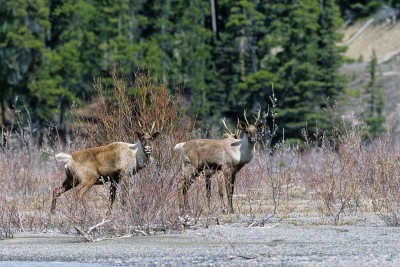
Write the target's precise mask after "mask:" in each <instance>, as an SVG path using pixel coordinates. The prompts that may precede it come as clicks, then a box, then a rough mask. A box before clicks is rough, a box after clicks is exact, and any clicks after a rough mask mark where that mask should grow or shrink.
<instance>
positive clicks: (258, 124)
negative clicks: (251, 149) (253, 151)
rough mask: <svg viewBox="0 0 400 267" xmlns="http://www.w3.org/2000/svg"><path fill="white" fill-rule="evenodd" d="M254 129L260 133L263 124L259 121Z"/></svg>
mask: <svg viewBox="0 0 400 267" xmlns="http://www.w3.org/2000/svg"><path fill="white" fill-rule="evenodd" d="M256 128H257V130H258V131H261V130H262V128H264V122H262V121H260V122H259V123H257V125H256Z"/></svg>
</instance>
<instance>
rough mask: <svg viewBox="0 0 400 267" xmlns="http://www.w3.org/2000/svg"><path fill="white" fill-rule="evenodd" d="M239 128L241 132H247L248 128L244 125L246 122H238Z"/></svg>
mask: <svg viewBox="0 0 400 267" xmlns="http://www.w3.org/2000/svg"><path fill="white" fill-rule="evenodd" d="M238 128H239V130H243V131H245V130H246V128H247V126H246V124H244V122H241V121H239V122H238Z"/></svg>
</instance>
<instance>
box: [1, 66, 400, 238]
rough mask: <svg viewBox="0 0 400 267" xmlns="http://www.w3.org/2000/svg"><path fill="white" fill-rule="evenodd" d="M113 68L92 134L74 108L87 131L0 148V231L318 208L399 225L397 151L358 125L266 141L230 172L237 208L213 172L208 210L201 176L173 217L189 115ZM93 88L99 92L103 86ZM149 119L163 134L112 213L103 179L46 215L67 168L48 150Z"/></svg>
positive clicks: (129, 227)
mask: <svg viewBox="0 0 400 267" xmlns="http://www.w3.org/2000/svg"><path fill="white" fill-rule="evenodd" d="M111 76H112V77H113V79H115V84H116V86H115V87H114V88H113V92H114V93H113V96H114V97H115V98H114V99H113V100H115V101H116V102H115V103H117V104H116V105H114V107H113V108H107V107H110V105H109V104H107V103H111V102H112V101H111V102H110V100H112V98H110V94H107V95H106V94H103V95H100V99H101V101H100V102H101V103H103V104H101V105H99V106H98V107H97V113H96V114H97V120H98V122H97V125H96V127H100V128H97V130H96V131H95V132H90V130H91V129H92V128H91V127H92V126H93V125H91V124H88V123H87V121H84V120H83V118H84V117H82V116H81V120H80V123H81V125H80V127H79V129H80V132H79V133H82V132H84V133H85V135H78V134H77V135H76V139H75V140H74V141H73V142H70V143H68V144H66V145H65V146H64V147H63V148H61V147H52V148H46V149H45V148H40V149H39V148H37V147H36V146H33V145H31V144H29V145H27V143H26V142H25V141H24V140H22V141H23V142H22V141H21V142H22V145H15V146H14V147H11V146H7V147H5V148H4V149H2V150H1V152H0V170H1V179H0V239H1V238H9V237H12V236H13V234H14V233H18V232H24V231H29V232H31V231H33V232H43V231H59V232H62V233H73V232H75V227H78V228H80V229H82V230H83V231H85V232H88V231H89V229H90V228H91V227H92V226H94V225H97V224H99V223H101V222H103V221H104V223H103V224H101V225H99V226H98V227H95V229H93V230H91V231H90V235H91V236H92V237H93V239H99V238H100V239H101V238H107V237H116V236H124V235H131V234H137V233H147V234H149V233H154V232H157V231H164V232H165V231H180V230H182V229H183V228H184V227H188V226H192V225H197V226H204V227H207V226H208V225H210V224H214V223H227V222H238V221H239V222H242V223H243V222H246V223H247V224H248V225H250V226H255V225H264V224H265V223H268V222H270V221H272V220H274V221H276V220H288V221H290V220H291V219H290V218H291V217H293V216H292V215H294V214H303V216H306V217H307V216H311V215H310V214H313V215H312V216H315V214H317V216H318V218H319V219H317V221H315V220H314V221H313V223H332V224H336V225H340V224H344V223H346V222H345V221H343V217H344V216H345V215H348V214H358V213H363V212H371V211H373V212H375V213H376V214H377V216H379V217H380V218H381V219H382V220H383V221H385V222H386V223H387V224H388V225H399V224H400V204H399V203H400V167H399V164H398V161H399V158H400V153H399V151H398V150H396V149H395V147H396V146H395V144H394V143H393V141H392V138H391V137H390V136H386V137H385V138H382V139H380V140H374V141H373V142H366V141H364V140H363V138H362V137H363V136H365V133H364V130H365V129H364V127H362V125H356V124H354V125H351V126H350V127H347V128H344V127H342V128H341V129H342V130H340V132H339V130H338V129H337V128H335V132H334V133H331V134H329V135H328V134H325V135H322V136H319V137H318V140H315V141H314V142H311V141H310V140H308V138H306V140H305V145H302V148H304V147H306V149H305V150H304V149H302V150H299V149H298V148H296V147H288V146H287V145H285V144H279V145H278V146H277V147H275V148H274V150H273V152H272V151H271V150H269V149H267V148H265V150H258V151H257V155H256V158H255V159H254V160H253V161H252V162H251V163H250V164H248V165H246V166H245V167H244V168H243V169H242V170H241V171H240V172H239V173H238V175H237V180H236V186H235V197H234V208H235V210H236V211H237V213H236V214H230V215H223V214H222V208H221V203H219V198H218V197H217V196H218V195H217V186H216V185H217V182H216V177H215V176H214V177H213V180H212V182H213V186H212V200H211V201H212V203H211V208H210V210H208V209H207V199H206V190H205V179H204V177H203V178H202V177H199V179H198V181H196V182H195V183H194V184H193V186H192V187H191V189H190V191H189V204H190V208H191V210H192V213H191V214H190V217H181V216H180V214H179V213H178V210H179V209H178V206H179V205H178V204H179V203H178V192H177V181H176V178H177V177H178V175H177V174H178V172H179V167H180V166H179V164H178V162H179V161H178V155H175V154H174V153H173V151H172V148H173V147H174V145H175V144H176V143H177V142H180V141H182V140H188V139H190V138H191V136H193V135H194V132H195V131H194V130H193V128H194V125H195V123H194V121H193V120H190V119H188V118H187V117H185V116H184V111H185V106H184V105H183V104H182V102H180V101H181V100H180V95H177V96H173V97H172V96H171V95H169V94H168V95H167V93H166V92H167V91H166V88H165V86H162V85H160V86H157V85H156V84H154V83H153V81H151V80H148V79H149V78H150V76H149V75H146V76H142V77H141V79H144V80H142V81H136V82H138V83H136V85H138V87H135V86H136V85H135V84H134V85H133V87H132V88H130V89H129V88H128V87H126V86H125V85H121V84H122V82H121V81H120V80H119V79H120V78H118V77H117V76H113V74H112V75H111ZM137 88H139V89H138V91H136V92H134V93H133V94H131V93H129V92H132V91H135V90H136V89H137ZM146 88H147V89H148V91H149V92H148V91H146V90H145V89H146ZM127 89H129V90H127ZM130 90H131V91H130ZM101 92H102V93H105V91H104V90H103V89H102V90H101ZM138 95H139V96H142V97H138ZM143 95H145V96H148V98H143ZM122 96H123V97H122ZM144 99H146V100H144ZM137 101H139V102H140V103H141V104H138V102H137ZM143 101H144V102H146V104H144V102H143ZM120 106H121V107H120ZM157 107H160V109H158V111H157V112H159V113H157V116H156V117H152V116H151V114H152V110H154V109H157ZM129 110H134V112H128V111H129ZM150 118H156V120H155V121H156V125H157V128H159V129H162V130H163V135H162V136H161V138H160V140H158V143H157V144H156V145H155V146H154V161H153V162H151V164H149V166H147V167H146V168H145V169H144V170H142V171H141V172H139V173H138V174H137V175H134V176H132V177H131V180H130V191H129V201H128V203H127V204H126V205H125V206H123V205H122V204H121V202H120V201H118V200H119V196H117V201H116V203H115V204H114V209H113V212H112V213H111V215H106V212H107V206H108V201H109V199H108V198H109V185H108V184H105V185H103V186H95V187H94V188H93V189H91V190H90V191H89V192H88V194H87V195H85V198H84V200H83V201H82V202H80V201H78V200H77V197H76V190H75V189H73V190H71V191H69V192H67V193H65V194H63V195H62V196H61V197H60V198H59V201H58V206H57V209H56V214H54V215H51V214H50V211H49V209H50V204H51V203H50V202H51V193H52V190H53V189H54V188H56V187H58V186H59V185H60V184H61V182H62V181H63V179H64V175H65V174H64V169H63V166H62V164H61V163H57V162H56V161H55V159H54V154H55V153H58V152H59V151H68V152H71V151H75V150H78V149H81V148H84V147H87V146H89V145H90V144H102V143H105V142H106V141H107V140H110V141H111V140H115V139H117V137H115V135H117V136H118V138H121V139H122V141H128V142H133V141H134V138H133V130H134V129H136V127H138V125H137V124H136V121H137V120H142V122H143V124H145V121H146V122H147V121H148V120H149V119H150ZM88 125H91V126H90V127H89V126H88ZM147 125H148V124H147ZM82 130H83V131H82ZM118 134H119V135H118ZM317 136H318V135H317ZM24 138H25V137H24ZM28 139H29V138H28ZM55 143H57V142H55ZM315 143H318V146H317V145H315ZM225 201H226V197H225ZM105 220H106V221H105ZM293 223H295V222H293Z"/></svg>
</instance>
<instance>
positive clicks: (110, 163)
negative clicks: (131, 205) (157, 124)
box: [50, 123, 160, 213]
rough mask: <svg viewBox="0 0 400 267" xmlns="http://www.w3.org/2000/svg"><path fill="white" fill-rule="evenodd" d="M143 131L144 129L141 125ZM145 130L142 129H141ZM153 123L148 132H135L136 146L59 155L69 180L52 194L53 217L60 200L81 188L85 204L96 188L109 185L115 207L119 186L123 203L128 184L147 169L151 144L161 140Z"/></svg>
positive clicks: (114, 145)
mask: <svg viewBox="0 0 400 267" xmlns="http://www.w3.org/2000/svg"><path fill="white" fill-rule="evenodd" d="M139 126H140V127H141V125H140V124H139ZM141 128H142V127H141ZM153 130H154V123H153V126H152V127H151V130H150V131H149V132H147V131H142V130H141V131H140V132H139V131H135V132H134V134H135V135H136V136H137V137H138V139H139V140H138V141H137V142H136V143H134V144H130V143H125V142H114V143H111V144H108V145H105V146H99V147H93V148H88V149H85V150H80V151H77V152H75V153H72V154H71V155H70V154H67V153H58V154H57V155H56V156H55V157H56V159H57V160H58V161H61V162H63V163H64V164H65V165H64V167H65V173H66V178H65V180H64V182H63V183H62V185H61V186H60V187H57V188H56V189H54V190H53V198H52V203H51V209H50V211H51V213H54V210H55V208H56V202H57V198H58V197H59V196H60V195H61V194H63V193H65V192H66V191H68V190H70V189H72V188H74V187H76V186H78V185H80V188H79V191H78V197H79V199H81V200H82V198H83V196H84V195H85V193H86V192H87V191H88V190H89V189H90V188H91V187H92V186H93V185H101V184H104V183H105V182H110V205H109V211H111V209H112V205H113V203H114V200H115V197H116V192H117V186H118V184H121V195H122V203H123V204H124V203H125V201H126V198H127V195H128V186H127V182H128V181H129V178H130V177H131V176H132V175H133V174H135V173H136V172H137V171H139V170H141V169H143V168H144V167H146V165H147V164H148V162H149V159H150V156H151V153H152V141H153V140H154V139H156V138H157V137H158V136H159V134H160V133H159V132H154V133H152V132H153Z"/></svg>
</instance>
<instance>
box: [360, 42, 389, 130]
mask: <svg viewBox="0 0 400 267" xmlns="http://www.w3.org/2000/svg"><path fill="white" fill-rule="evenodd" d="M367 69H368V72H369V75H370V80H369V81H368V84H367V86H366V87H365V92H366V110H365V112H364V120H365V122H366V123H367V126H368V133H369V136H370V137H371V138H375V137H378V136H380V135H382V134H383V133H384V132H385V122H386V118H385V117H384V116H383V108H384V106H385V101H384V97H383V89H382V82H381V79H380V78H379V76H378V60H377V58H376V54H375V50H373V52H372V56H371V60H370V61H369V63H368V66H367Z"/></svg>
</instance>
